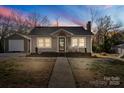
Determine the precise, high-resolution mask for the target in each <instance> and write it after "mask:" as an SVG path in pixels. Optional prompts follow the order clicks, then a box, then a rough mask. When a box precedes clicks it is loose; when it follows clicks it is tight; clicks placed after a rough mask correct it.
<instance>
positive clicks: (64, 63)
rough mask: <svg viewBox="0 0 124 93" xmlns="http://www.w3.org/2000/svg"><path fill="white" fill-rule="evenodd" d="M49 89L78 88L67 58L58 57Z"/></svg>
mask: <svg viewBox="0 0 124 93" xmlns="http://www.w3.org/2000/svg"><path fill="white" fill-rule="evenodd" d="M48 87H49V88H75V87H76V85H75V81H74V78H73V74H72V71H71V67H70V65H69V63H68V60H67V58H66V57H57V60H56V63H55V66H54V69H53V72H52V76H51V78H50V81H49V85H48Z"/></svg>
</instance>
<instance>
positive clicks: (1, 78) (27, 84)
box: [0, 57, 56, 88]
mask: <svg viewBox="0 0 124 93" xmlns="http://www.w3.org/2000/svg"><path fill="white" fill-rule="evenodd" d="M55 60H56V59H55V58H40V57H20V58H19V57H16V58H9V59H8V58H7V59H6V60H1V61H0V87H3V88H4V87H5V88H6V87H9V88H10V87H12V88H13V87H19V88H32V87H47V86H48V81H49V78H50V75H51V73H52V69H53V67H54V64H55Z"/></svg>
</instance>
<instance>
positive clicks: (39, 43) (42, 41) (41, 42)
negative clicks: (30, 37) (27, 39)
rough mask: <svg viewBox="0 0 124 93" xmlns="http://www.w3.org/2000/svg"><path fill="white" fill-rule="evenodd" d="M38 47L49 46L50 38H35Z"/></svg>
mask: <svg viewBox="0 0 124 93" xmlns="http://www.w3.org/2000/svg"><path fill="white" fill-rule="evenodd" d="M37 47H38V48H51V38H37Z"/></svg>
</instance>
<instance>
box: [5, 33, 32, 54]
mask: <svg viewBox="0 0 124 93" xmlns="http://www.w3.org/2000/svg"><path fill="white" fill-rule="evenodd" d="M4 46H5V52H12V53H13V52H22V53H28V52H30V38H29V37H28V36H26V35H22V34H19V33H14V34H11V35H9V36H7V37H6V39H5V45H4Z"/></svg>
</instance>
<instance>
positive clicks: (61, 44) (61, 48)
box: [59, 37, 65, 52]
mask: <svg viewBox="0 0 124 93" xmlns="http://www.w3.org/2000/svg"><path fill="white" fill-rule="evenodd" d="M59 52H65V37H59Z"/></svg>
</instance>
